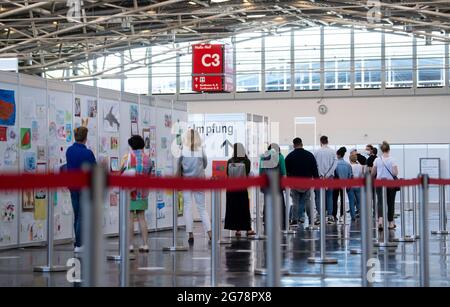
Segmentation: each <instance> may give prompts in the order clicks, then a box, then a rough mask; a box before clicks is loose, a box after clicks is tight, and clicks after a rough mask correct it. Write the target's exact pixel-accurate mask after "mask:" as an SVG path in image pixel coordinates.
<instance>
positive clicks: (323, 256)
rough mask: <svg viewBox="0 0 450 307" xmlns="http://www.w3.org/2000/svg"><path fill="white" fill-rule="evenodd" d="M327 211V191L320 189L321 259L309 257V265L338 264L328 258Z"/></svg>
mask: <svg viewBox="0 0 450 307" xmlns="http://www.w3.org/2000/svg"><path fill="white" fill-rule="evenodd" d="M325 216H326V209H325V189H324V188H322V189H320V257H319V258H317V257H309V258H308V263H321V264H336V263H338V261H337V259H334V258H326V241H325V240H326V227H327V226H326V225H327V224H326V221H325Z"/></svg>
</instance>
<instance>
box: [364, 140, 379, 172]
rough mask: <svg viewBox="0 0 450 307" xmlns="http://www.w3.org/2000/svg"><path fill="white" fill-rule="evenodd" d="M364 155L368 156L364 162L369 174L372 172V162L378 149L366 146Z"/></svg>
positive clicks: (369, 145)
mask: <svg viewBox="0 0 450 307" xmlns="http://www.w3.org/2000/svg"><path fill="white" fill-rule="evenodd" d="M366 154H367V155H368V158H367V161H366V167H367V171H368V172H369V173H370V172H371V171H372V167H373V162H374V161H375V159H376V158H377V154H378V149H376V148H375V147H373V145H371V144H368V145H367V146H366Z"/></svg>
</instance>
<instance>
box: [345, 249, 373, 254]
mask: <svg viewBox="0 0 450 307" xmlns="http://www.w3.org/2000/svg"><path fill="white" fill-rule="evenodd" d="M372 253H374V254H377V253H378V251H377V250H376V249H374V250H372ZM350 254H351V255H361V254H362V250H361V249H358V248H354V249H351V250H350Z"/></svg>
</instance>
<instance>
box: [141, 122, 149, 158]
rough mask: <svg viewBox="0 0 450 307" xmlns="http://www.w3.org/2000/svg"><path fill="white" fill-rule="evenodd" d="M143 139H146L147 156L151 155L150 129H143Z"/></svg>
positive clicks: (145, 149)
mask: <svg viewBox="0 0 450 307" xmlns="http://www.w3.org/2000/svg"><path fill="white" fill-rule="evenodd" d="M142 138H143V139H144V143H145V146H144V152H145V153H146V154H149V153H150V129H147V128H145V129H142Z"/></svg>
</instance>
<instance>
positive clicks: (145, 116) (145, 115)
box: [141, 108, 150, 125]
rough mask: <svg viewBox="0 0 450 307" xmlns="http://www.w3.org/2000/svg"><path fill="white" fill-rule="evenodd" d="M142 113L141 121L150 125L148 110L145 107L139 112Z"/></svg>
mask: <svg viewBox="0 0 450 307" xmlns="http://www.w3.org/2000/svg"><path fill="white" fill-rule="evenodd" d="M141 113H142V114H141V115H142V123H143V124H144V125H150V110H149V109H147V108H145V109H144V110H142V112H141Z"/></svg>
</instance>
